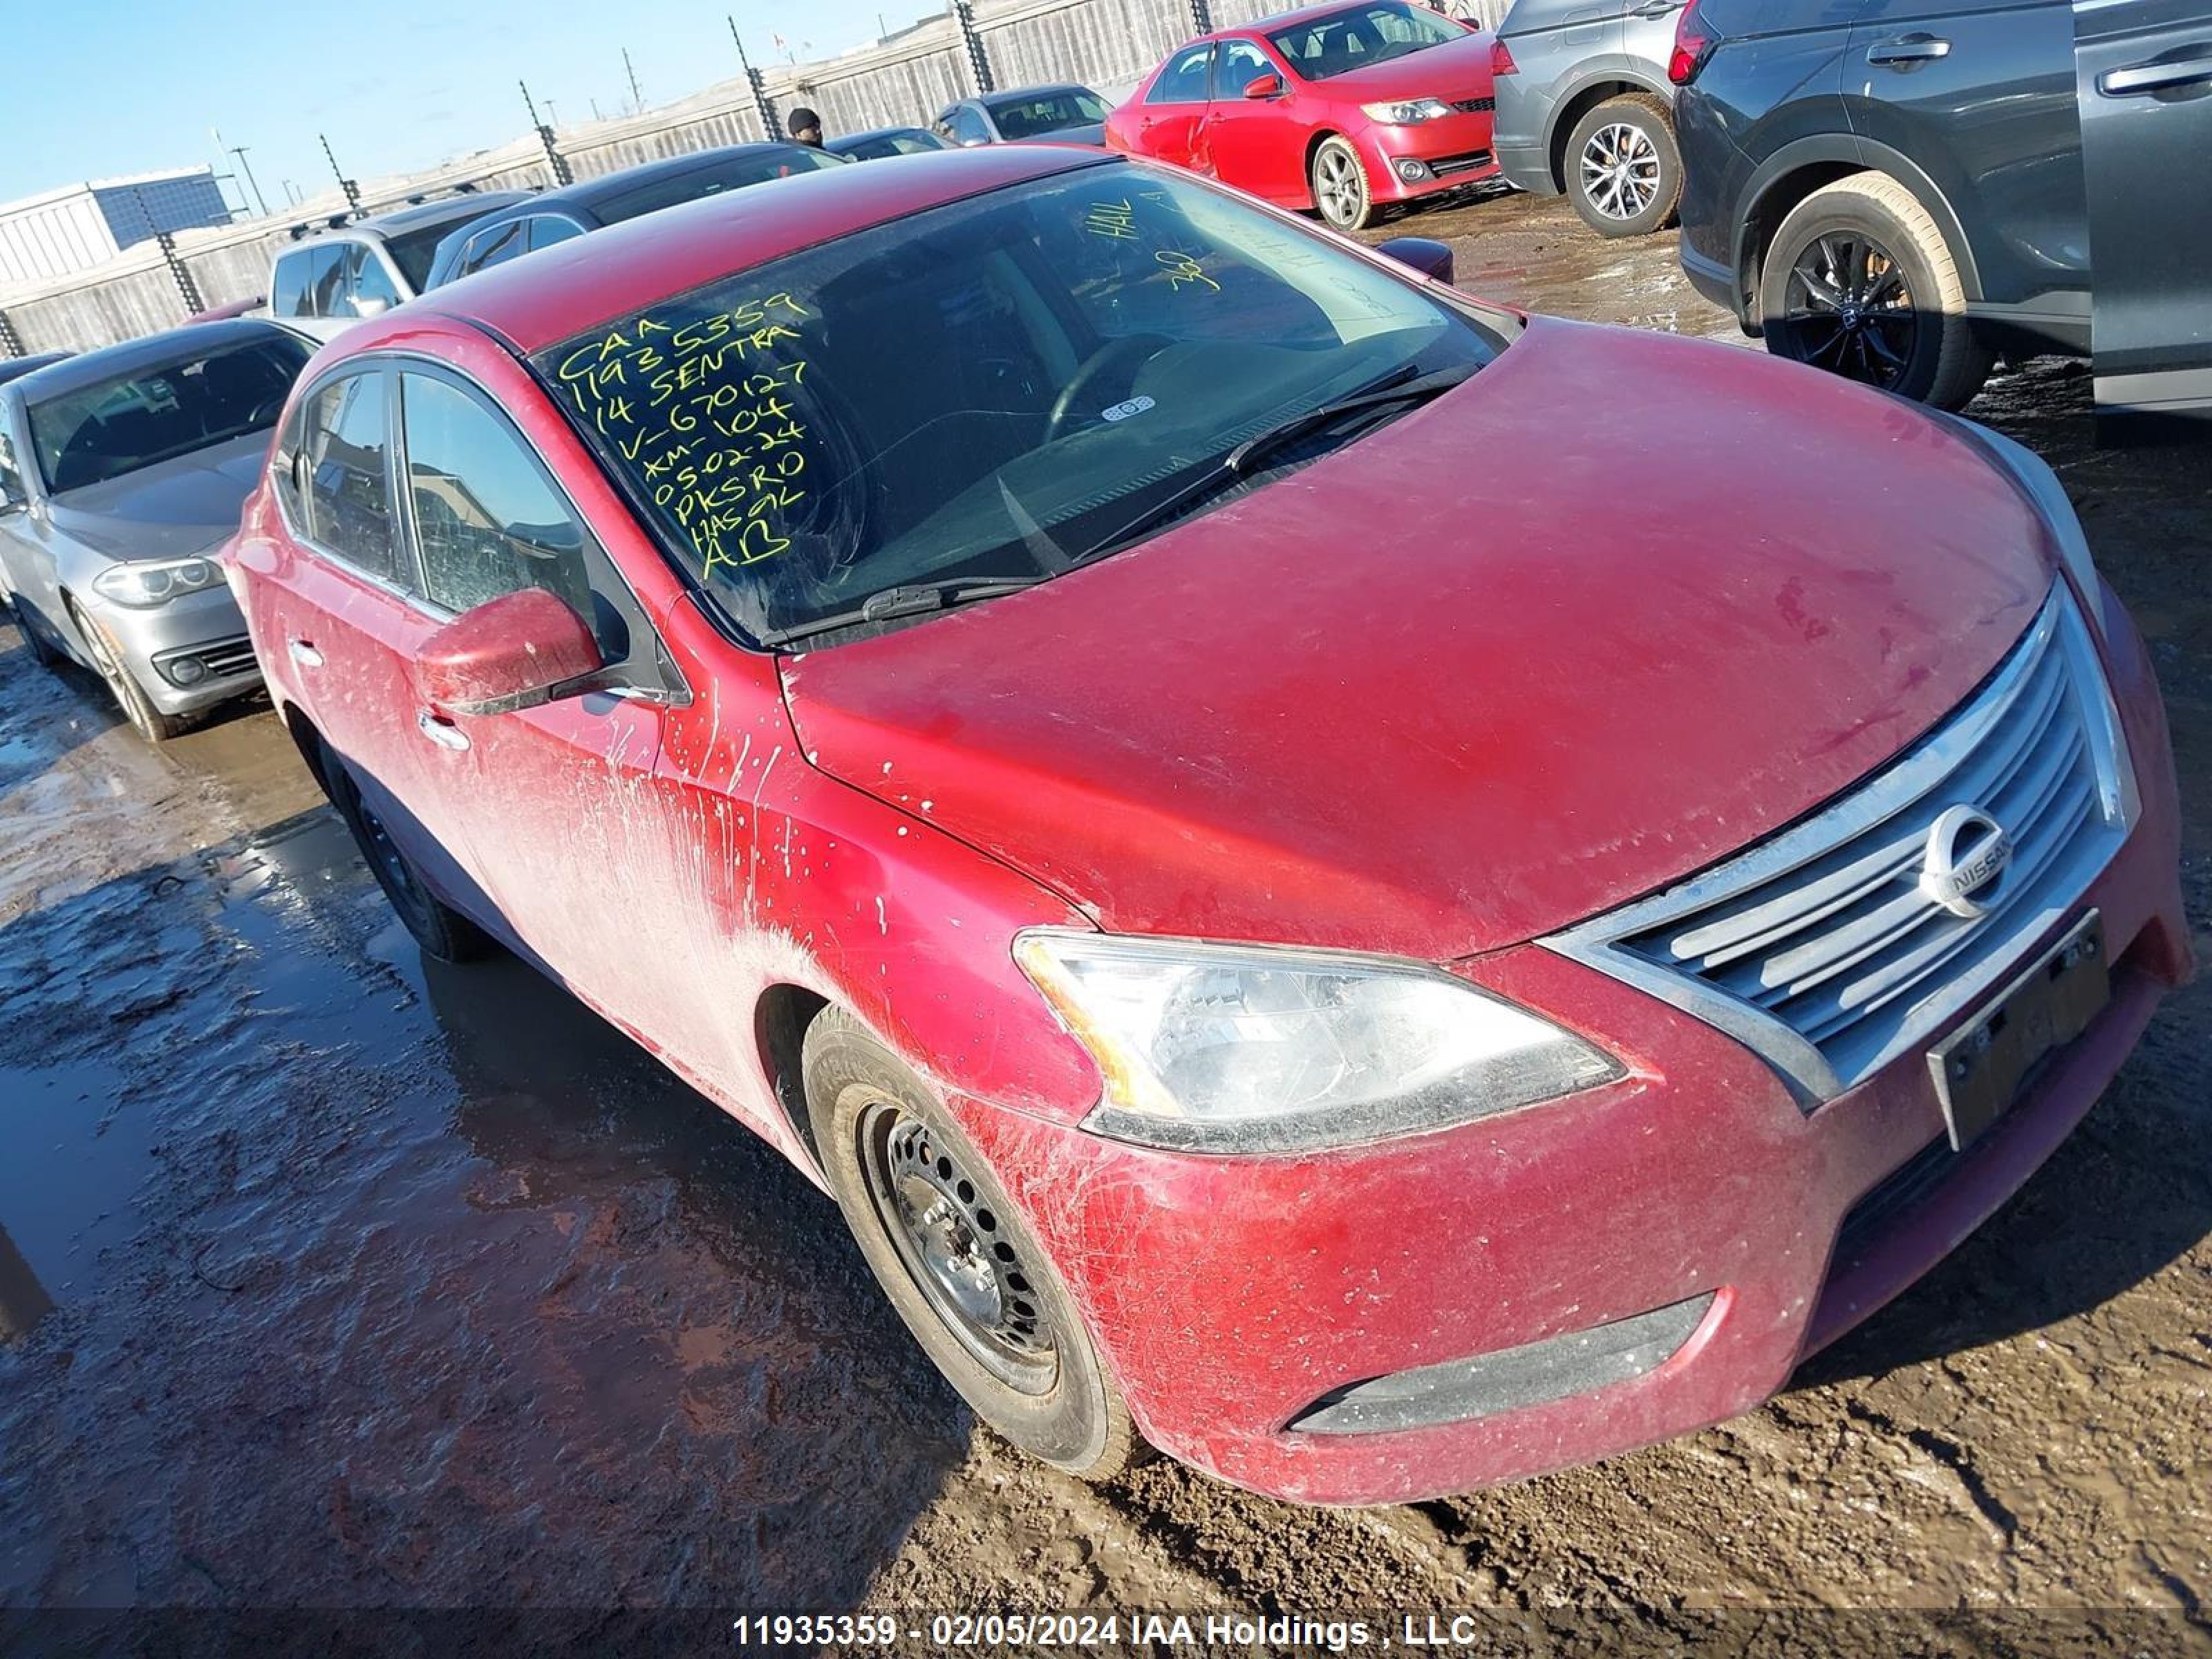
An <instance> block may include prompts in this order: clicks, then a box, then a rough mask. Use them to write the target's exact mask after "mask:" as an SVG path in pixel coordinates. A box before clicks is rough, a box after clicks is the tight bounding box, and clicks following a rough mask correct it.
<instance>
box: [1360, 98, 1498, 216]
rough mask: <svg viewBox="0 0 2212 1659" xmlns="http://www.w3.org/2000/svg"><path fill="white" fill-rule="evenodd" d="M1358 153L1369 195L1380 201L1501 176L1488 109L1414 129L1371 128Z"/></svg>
mask: <svg viewBox="0 0 2212 1659" xmlns="http://www.w3.org/2000/svg"><path fill="white" fill-rule="evenodd" d="M1358 148H1359V152H1360V159H1361V160H1362V161H1364V163H1365V164H1366V168H1367V187H1368V192H1369V194H1370V195H1371V196H1372V197H1374V198H1375V200H1376V201H1378V202H1410V201H1413V200H1416V199H1418V198H1419V197H1424V196H1434V195H1437V193H1439V192H1440V191H1447V190H1456V189H1458V188H1459V187H1460V186H1461V185H1471V184H1474V183H1477V182H1479V181H1480V180H1482V179H1491V178H1495V177H1496V176H1497V174H1498V161H1497V158H1496V157H1495V156H1494V155H1492V153H1491V117H1490V112H1488V111H1486V110H1485V111H1480V112H1475V113H1472V114H1462V115H1447V116H1444V117H1443V118H1440V119H1437V120H1434V121H1420V122H1417V123H1415V124H1414V125H1411V126H1402V127H1385V126H1374V127H1370V128H1369V129H1368V130H1367V132H1366V134H1365V136H1364V138H1363V139H1362V140H1361V141H1360V143H1359V146H1358Z"/></svg>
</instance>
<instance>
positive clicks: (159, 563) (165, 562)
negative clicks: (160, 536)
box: [92, 559, 222, 610]
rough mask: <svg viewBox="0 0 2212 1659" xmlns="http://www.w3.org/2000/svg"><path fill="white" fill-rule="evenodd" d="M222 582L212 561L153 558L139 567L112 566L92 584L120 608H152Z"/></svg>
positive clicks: (219, 572) (131, 565)
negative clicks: (128, 606) (121, 606)
mask: <svg viewBox="0 0 2212 1659" xmlns="http://www.w3.org/2000/svg"><path fill="white" fill-rule="evenodd" d="M221 580H222V571H221V570H219V569H217V568H216V564H215V561H214V560H212V559H149V560H147V561H145V562H143V563H139V564H112V565H110V566H108V567H107V568H106V569H105V570H103V571H101V572H100V574H98V575H97V576H94V578H93V579H92V585H93V586H94V587H95V588H97V589H99V591H100V592H102V593H104V594H106V596H107V597H108V598H109V599H112V600H114V601H115V602H116V604H118V605H131V606H134V607H136V608H138V609H142V610H143V609H148V608H150V607H152V606H154V605H166V604H167V603H168V601H170V600H171V599H175V598H176V597H177V596H178V595H179V593H195V592H198V591H199V590H200V589H201V588H203V587H212V586H215V585H216V583H217V582H219V581H221Z"/></svg>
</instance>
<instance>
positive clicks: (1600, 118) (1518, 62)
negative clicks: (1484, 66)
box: [1492, 0, 1683, 236]
mask: <svg viewBox="0 0 2212 1659" xmlns="http://www.w3.org/2000/svg"><path fill="white" fill-rule="evenodd" d="M1682 5H1683V0H1514V5H1513V8H1512V9H1511V10H1510V11H1509V12H1507V13H1506V14H1505V21H1504V22H1502V23H1500V24H1499V25H1498V45H1497V47H1496V49H1495V51H1494V52H1493V53H1492V66H1493V68H1494V69H1495V70H1496V78H1497V82H1498V86H1497V95H1498V125H1497V137H1496V140H1495V148H1496V149H1497V152H1498V169H1499V171H1500V172H1502V173H1504V175H1505V177H1506V178H1507V179H1510V180H1511V181H1512V182H1513V183H1514V184H1516V185H1519V186H1520V187H1521V188H1522V189H1523V190H1528V191H1535V192H1536V193H1537V194H1539V195H1541V196H1557V195H1559V193H1560V192H1561V191H1565V193H1566V195H1567V197H1568V199H1569V200H1571V202H1573V203H1574V204H1575V211H1576V212H1577V213H1579V214H1581V215H1582V216H1583V222H1584V223H1586V224H1588V225H1589V228H1591V229H1592V230H1595V232H1597V234H1599V235H1601V236H1641V235H1644V234H1646V233H1647V232H1650V231H1654V230H1663V229H1665V228H1667V227H1668V225H1670V224H1672V223H1673V222H1674V209H1675V206H1676V204H1678V203H1679V202H1680V200H1681V196H1682V158H1681V155H1680V153H1679V152H1678V151H1677V150H1676V149H1675V148H1674V97H1673V93H1674V88H1673V87H1672V86H1671V85H1669V83H1668V80H1667V60H1668V56H1669V54H1671V53H1672V52H1673V51H1674V20H1675V18H1676V17H1677V16H1678V15H1680V12H1681V9H1682Z"/></svg>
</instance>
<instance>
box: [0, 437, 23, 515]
mask: <svg viewBox="0 0 2212 1659" xmlns="http://www.w3.org/2000/svg"><path fill="white" fill-rule="evenodd" d="M25 499H26V497H25V495H24V492H23V470H22V468H21V467H20V466H18V465H16V464H15V440H14V439H13V438H10V437H9V435H8V423H7V422H6V421H5V420H4V419H0V512H5V511H6V510H7V509H8V508H9V507H20V506H21V505H22V503H23V501H24V500H25Z"/></svg>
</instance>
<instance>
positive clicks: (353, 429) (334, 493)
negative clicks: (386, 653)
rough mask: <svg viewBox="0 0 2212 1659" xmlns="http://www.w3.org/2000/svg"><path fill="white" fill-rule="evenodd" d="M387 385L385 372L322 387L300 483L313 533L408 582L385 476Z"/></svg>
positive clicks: (304, 446) (355, 559) (384, 575)
mask: <svg viewBox="0 0 2212 1659" xmlns="http://www.w3.org/2000/svg"><path fill="white" fill-rule="evenodd" d="M385 398H386V393H385V380H384V375H383V373H382V372H381V371H380V370H377V371H372V372H370V373H368V374H353V375H349V376H347V377H346V378H344V379H343V380H333V381H331V383H330V384H329V385H328V386H324V387H322V388H321V389H320V390H319V391H318V392H316V393H315V394H314V396H313V398H312V399H311V400H310V401H309V403H308V404H307V420H306V423H305V428H306V429H305V432H304V434H303V435H302V439H301V450H300V455H299V458H298V459H297V461H296V462H295V465H296V467H297V468H298V471H297V472H296V473H295V477H298V478H299V480H300V481H301V487H302V488H303V489H304V490H305V492H306V496H307V501H306V505H307V534H308V536H309V537H310V538H312V539H313V540H314V541H315V542H317V543H319V544H321V545H322V546H324V547H326V548H328V549H329V550H331V552H333V553H335V554H337V556H339V557H340V558H342V559H343V560H345V561H346V562H347V563H349V564H351V565H354V566H356V567H357V568H360V569H362V570H363V571H366V572H367V573H368V574H370V575H372V576H376V577H379V578H380V579H381V580H385V581H390V582H403V583H404V585H406V586H412V585H413V584H412V583H411V582H406V581H405V579H404V577H403V576H402V574H401V572H400V567H399V553H398V538H396V537H395V536H394V535H393V533H392V494H391V488H390V485H389V483H388V482H387V480H386V469H385V453H386V447H387V444H386V424H385Z"/></svg>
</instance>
